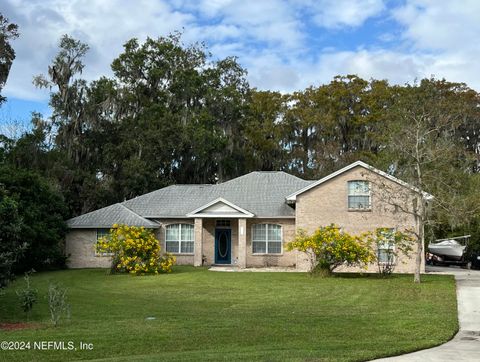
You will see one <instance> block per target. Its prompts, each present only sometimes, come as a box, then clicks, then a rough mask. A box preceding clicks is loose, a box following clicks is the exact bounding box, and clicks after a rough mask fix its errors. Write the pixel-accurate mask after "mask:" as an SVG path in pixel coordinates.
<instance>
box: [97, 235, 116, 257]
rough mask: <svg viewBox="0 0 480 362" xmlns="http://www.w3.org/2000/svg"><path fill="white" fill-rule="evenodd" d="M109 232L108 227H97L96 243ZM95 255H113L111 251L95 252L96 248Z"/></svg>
mask: <svg viewBox="0 0 480 362" xmlns="http://www.w3.org/2000/svg"><path fill="white" fill-rule="evenodd" d="M109 234H110V229H97V244H98V242H99V241H100V239H101V238H103V237H105V236H108V235H109ZM95 255H97V256H109V255H113V254H112V253H99V252H97V249H96V248H95Z"/></svg>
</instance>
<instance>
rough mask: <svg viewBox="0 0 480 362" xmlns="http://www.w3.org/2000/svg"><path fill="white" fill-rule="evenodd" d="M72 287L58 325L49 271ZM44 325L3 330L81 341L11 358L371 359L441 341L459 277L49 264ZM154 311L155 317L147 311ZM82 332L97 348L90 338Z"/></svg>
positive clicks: (8, 296) (1, 308) (8, 315)
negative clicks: (117, 270) (138, 273)
mask: <svg viewBox="0 0 480 362" xmlns="http://www.w3.org/2000/svg"><path fill="white" fill-rule="evenodd" d="M50 280H52V281H57V282H60V283H61V284H62V285H63V286H65V287H68V289H69V301H70V304H71V313H72V315H71V320H70V321H69V322H63V323H61V324H60V326H58V327H57V328H54V327H52V326H50V324H49V314H48V305H47V299H46V297H45V295H46V291H47V288H48V283H49V281H50ZM32 283H33V286H34V287H35V288H37V289H38V290H39V302H38V303H37V305H35V307H34V309H33V314H32V316H31V318H30V321H31V322H32V323H35V324H36V328H35V329H23V330H11V331H5V330H0V341H31V342H32V343H33V342H34V341H37V342H39V341H65V344H67V342H69V341H73V342H74V344H75V346H76V347H77V350H76V351H70V350H65V351H61V350H43V351H39V350H33V345H32V349H31V350H27V351H7V352H6V351H0V360H8V361H31V360H49V361H65V360H78V359H81V360H92V359H102V360H112V361H118V360H124V361H132V360H135V361H138V360H141V361H149V360H152V361H155V360H169V361H171V360H192V361H196V360H246V361H250V360H269V361H284V360H297V361H298V360H321V361H362V360H368V359H372V358H375V357H381V356H387V355H394V354H399V353H403V352H407V351H412V350H416V349H420V348H426V347H430V346H433V345H436V344H440V343H443V342H445V341H447V340H448V339H450V338H451V337H452V336H453V335H454V334H455V332H456V331H457V328H458V323H457V312H456V297H455V281H454V279H453V277H451V276H438V275H428V276H424V283H422V284H421V285H415V284H413V282H412V276H410V275H408V276H407V275H398V276H394V277H392V278H390V279H380V278H377V277H376V276H373V275H372V276H362V277H355V276H352V275H345V276H342V277H338V276H337V277H335V278H328V279H320V278H312V277H310V276H308V275H306V274H303V273H222V272H211V271H208V270H206V269H202V268H193V267H175V268H174V272H173V274H169V275H158V276H144V277H134V276H130V275H107V274H106V271H105V270H98V269H96V270H68V271H58V272H48V273H39V274H38V275H35V276H34V277H33V278H32ZM22 284H23V280H22V279H21V278H19V279H18V280H17V282H15V283H13V284H12V285H11V286H10V287H9V288H8V289H7V290H6V291H5V295H3V296H0V323H2V322H19V321H24V316H23V312H22V311H21V309H20V306H19V303H18V301H17V296H16V295H15V289H18V288H20V287H21V285H22ZM147 317H154V318H155V319H147ZM80 342H84V343H92V344H93V350H83V351H81V350H79V349H78V346H79V343H80Z"/></svg>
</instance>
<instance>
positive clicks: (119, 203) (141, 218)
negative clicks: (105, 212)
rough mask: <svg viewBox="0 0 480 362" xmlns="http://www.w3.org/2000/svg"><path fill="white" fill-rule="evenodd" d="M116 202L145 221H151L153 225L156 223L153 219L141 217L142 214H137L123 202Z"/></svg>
mask: <svg viewBox="0 0 480 362" xmlns="http://www.w3.org/2000/svg"><path fill="white" fill-rule="evenodd" d="M117 204H118V205H120V206H122V207H124V208H125V209H126V210H127V211H129V212H131V213H132V214H134V215H135V216H138V217H139V218H140V219H142V220H145V221H146V222H149V223H151V224H153V225H156V224H157V223H156V222H153V221H151V220H149V219H147V218H145V217H143V216H142V215H140V214H137V213H136V212H135V211H133V210H132V209H130V208H129V207H127V206H125V205H124V204H123V203H120V202H117ZM115 205H116V204H115Z"/></svg>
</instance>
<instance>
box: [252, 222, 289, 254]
mask: <svg viewBox="0 0 480 362" xmlns="http://www.w3.org/2000/svg"><path fill="white" fill-rule="evenodd" d="M252 252H253V254H281V253H282V227H281V226H280V225H274V224H256V225H253V227H252Z"/></svg>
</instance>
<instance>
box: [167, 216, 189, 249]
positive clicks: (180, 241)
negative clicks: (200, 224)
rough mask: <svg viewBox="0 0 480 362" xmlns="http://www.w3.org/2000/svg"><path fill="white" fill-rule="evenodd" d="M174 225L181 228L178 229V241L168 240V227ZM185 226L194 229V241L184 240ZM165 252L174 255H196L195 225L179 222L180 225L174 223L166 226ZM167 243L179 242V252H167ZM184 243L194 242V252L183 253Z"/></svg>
mask: <svg viewBox="0 0 480 362" xmlns="http://www.w3.org/2000/svg"><path fill="white" fill-rule="evenodd" d="M174 225H179V228H178V240H167V229H168V227H170V226H174ZM184 225H188V226H191V227H192V228H193V239H192V240H182V226H184ZM164 240H165V252H167V253H172V254H178V255H194V254H195V225H193V224H189V223H185V222H183V223H181V222H178V223H172V224H168V225H165V239H164ZM167 241H169V242H171V241H174V242H175V241H178V252H173V251H168V250H167ZM182 242H193V250H192V252H189V253H185V252H184V253H182Z"/></svg>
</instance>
